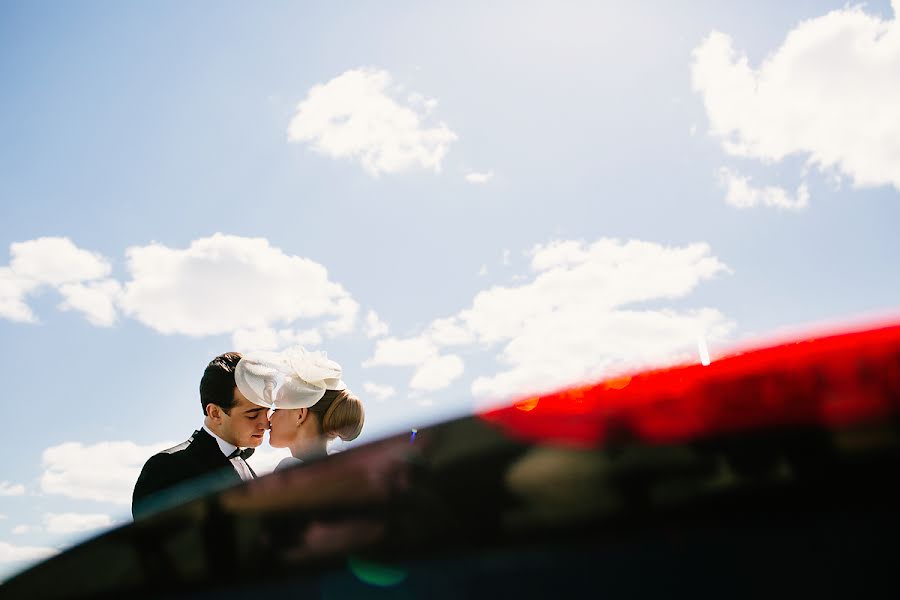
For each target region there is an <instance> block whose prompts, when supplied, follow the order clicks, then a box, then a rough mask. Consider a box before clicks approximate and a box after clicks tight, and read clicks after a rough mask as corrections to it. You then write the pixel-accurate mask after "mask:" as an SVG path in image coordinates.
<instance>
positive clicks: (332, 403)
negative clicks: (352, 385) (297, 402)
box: [269, 390, 365, 471]
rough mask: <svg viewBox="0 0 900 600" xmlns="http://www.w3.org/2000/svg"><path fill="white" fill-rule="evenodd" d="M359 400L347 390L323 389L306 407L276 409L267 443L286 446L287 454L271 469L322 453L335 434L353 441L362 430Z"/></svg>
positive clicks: (282, 467) (316, 456)
mask: <svg viewBox="0 0 900 600" xmlns="http://www.w3.org/2000/svg"><path fill="white" fill-rule="evenodd" d="M364 419H365V413H364V411H363V406H362V402H360V401H359V398H357V397H356V396H354V395H352V394H351V393H350V392H348V391H347V390H326V391H325V394H324V395H323V396H322V399H321V400H319V401H318V402H316V403H315V404H313V405H312V406H310V407H309V408H278V409H275V411H274V412H273V413H272V417H271V418H270V422H271V424H272V428H271V431H269V445H271V446H272V447H273V448H290V450H291V456H289V457H287V458H285V459H283V460H282V461H281V462H280V463H278V466H277V467H275V470H276V471H277V470H279V469H284V468H286V467H289V466H291V465H293V464H298V463H301V462H303V461H305V460H309V459H313V458H320V457H324V456H325V455H326V449H325V447H326V444H327V443H328V442H329V441H330V440H333V439H334V438H336V437H339V438H341V439H342V440H344V441H345V442H349V441H351V440H355V439H356V437H357V436H358V435H359V432H360V431H361V430H362V426H363V420H364Z"/></svg>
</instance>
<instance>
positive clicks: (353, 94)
mask: <svg viewBox="0 0 900 600" xmlns="http://www.w3.org/2000/svg"><path fill="white" fill-rule="evenodd" d="M395 92H396V90H395V89H394V88H393V87H392V80H391V76H390V74H389V73H388V72H387V71H384V70H380V69H372V68H360V69H351V70H349V71H346V72H344V73H342V74H341V75H339V76H337V77H335V78H334V79H332V80H331V81H329V82H327V83H324V84H317V85H315V86H313V88H312V89H311V90H310V91H309V94H308V95H307V96H306V98H305V99H304V100H303V101H302V102H300V103H299V104H298V105H297V111H296V113H295V114H294V117H293V118H292V119H291V122H290V125H289V126H288V139H289V140H290V141H291V142H302V143H309V144H310V145H311V146H312V148H313V149H314V150H315V151H316V152H318V153H320V154H323V155H325V156H329V157H331V158H350V159H354V160H358V161H359V162H360V164H361V165H362V167H363V169H365V170H366V172H368V173H369V174H370V175H373V176H375V175H379V174H380V173H397V172H400V171H405V170H408V169H411V168H413V167H421V168H424V169H432V170H434V171H436V172H437V171H440V168H441V162H442V161H443V158H444V156H445V155H446V153H447V149H448V147H449V145H450V144H451V143H452V142H453V141H454V140H456V139H457V136H456V134H455V133H453V132H452V131H451V130H450V129H449V128H448V127H447V125H445V124H444V123H442V122H441V123H438V124H437V125H434V126H427V125H425V124H424V123H423V119H424V118H425V117H427V116H428V114H429V113H430V112H431V111H432V110H433V109H434V107H435V105H436V102H435V101H433V100H427V99H425V98H424V97H423V96H421V95H419V94H415V93H414V94H412V95H410V96H408V97H407V99H406V100H405V101H401V100H400V98H399V97H398V95H397V94H396V93H395ZM401 102H405V105H404V103H401Z"/></svg>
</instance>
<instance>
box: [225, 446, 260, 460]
mask: <svg viewBox="0 0 900 600" xmlns="http://www.w3.org/2000/svg"><path fill="white" fill-rule="evenodd" d="M255 451H256V448H244V449H243V450H241V449H240V448H235V449H234V452H232V453H231V454H229V455H228V460H231V459H232V458H237V457H238V456H240V457H241V458H243V459H244V460H247V459H248V458H250V457H251V456H253V453H254V452H255Z"/></svg>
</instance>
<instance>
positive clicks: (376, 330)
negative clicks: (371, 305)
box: [366, 310, 388, 338]
mask: <svg viewBox="0 0 900 600" xmlns="http://www.w3.org/2000/svg"><path fill="white" fill-rule="evenodd" d="M387 332H388V326H387V323H385V322H384V321H382V320H381V319H380V318H379V317H378V313H376V312H375V311H374V310H370V311H369V312H367V313H366V337H369V338H376V337H381V336H383V335H387Z"/></svg>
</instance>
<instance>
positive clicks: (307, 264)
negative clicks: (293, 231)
mask: <svg viewBox="0 0 900 600" xmlns="http://www.w3.org/2000/svg"><path fill="white" fill-rule="evenodd" d="M127 256H128V269H129V271H130V273H131V277H132V279H131V281H129V282H127V283H126V285H125V291H124V293H123V295H122V307H123V309H124V310H125V311H126V313H128V314H129V315H131V316H133V317H134V318H136V319H138V320H139V321H141V322H142V323H144V324H145V325H147V326H149V327H151V328H153V329H155V330H157V331H159V332H161V333H166V334H171V333H181V334H185V335H194V336H202V335H215V334H221V333H232V332H237V331H241V330H246V331H254V330H264V329H266V328H271V327H272V326H273V325H276V324H285V325H287V324H289V323H291V322H292V321H294V320H296V319H300V318H307V319H309V318H332V319H334V320H335V321H332V322H331V323H326V328H328V329H329V330H330V331H335V332H336V331H344V330H346V329H347V327H348V326H349V327H352V323H353V320H354V319H355V317H356V313H357V311H358V308H359V305H358V304H357V303H356V302H355V301H354V300H353V299H352V298H351V297H350V295H349V294H348V293H347V292H346V291H345V290H344V288H343V287H341V285H339V284H337V283H334V282H332V281H331V280H329V278H328V271H327V270H326V269H325V267H323V266H322V265H320V264H319V263H317V262H315V261H312V260H310V259H308V258H303V257H299V256H291V255H288V254H285V253H284V252H282V251H281V250H280V249H278V248H273V247H272V246H270V245H269V242H268V241H267V240H265V239H263V238H244V237H237V236H230V235H223V234H220V233H217V234H215V235H213V236H212V237H208V238H202V239H198V240H195V241H193V242H192V243H191V244H190V246H189V247H188V248H187V249H173V248H168V247H166V246H163V245H161V244H151V245H149V246H142V247H132V248H129V249H128V251H127Z"/></svg>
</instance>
